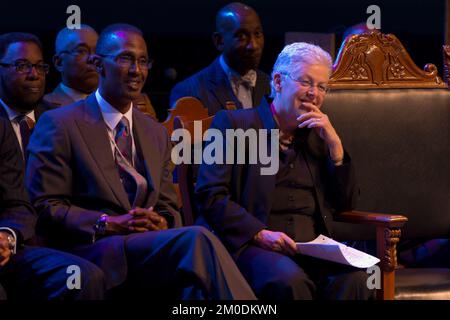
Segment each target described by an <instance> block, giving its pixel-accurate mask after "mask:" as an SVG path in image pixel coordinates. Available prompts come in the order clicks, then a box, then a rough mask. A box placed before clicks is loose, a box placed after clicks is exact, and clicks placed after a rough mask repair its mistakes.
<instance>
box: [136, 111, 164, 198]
mask: <svg viewBox="0 0 450 320" xmlns="http://www.w3.org/2000/svg"><path fill="white" fill-rule="evenodd" d="M150 121H152V120H150V119H148V118H146V116H144V115H143V114H142V113H141V112H139V110H137V109H136V108H135V109H133V136H134V140H135V146H136V152H137V153H138V154H140V156H142V160H143V163H144V167H145V173H146V178H147V184H148V185H147V187H148V190H147V194H150V193H151V192H152V191H153V190H154V189H155V186H154V183H153V181H158V177H157V171H156V169H157V168H159V167H161V163H159V157H158V156H157V155H156V154H155V152H157V150H158V148H157V147H156V146H157V141H156V139H155V137H154V134H153V133H152V132H151V128H150V127H149V125H148V124H149V122H150ZM149 198H150V197H147V199H149Z"/></svg>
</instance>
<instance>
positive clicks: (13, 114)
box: [0, 99, 36, 122]
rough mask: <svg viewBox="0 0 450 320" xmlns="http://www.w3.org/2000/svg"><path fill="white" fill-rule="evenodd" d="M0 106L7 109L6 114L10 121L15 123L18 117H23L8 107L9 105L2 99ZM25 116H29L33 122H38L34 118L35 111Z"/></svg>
mask: <svg viewBox="0 0 450 320" xmlns="http://www.w3.org/2000/svg"><path fill="white" fill-rule="evenodd" d="M0 104H2V105H3V108H4V109H5V111H6V113H7V114H8V118H9V121H13V120H14V119H16V118H17V117H20V116H22V114H21V113H19V112H17V111H15V110H13V109H11V108H10V107H8V105H7V104H6V103H5V102H4V101H3V100H2V99H0ZM25 116H27V117H28V118H30V119H31V120H33V122H36V117H35V116H34V110H31V111H29V112H28V113H26V114H25Z"/></svg>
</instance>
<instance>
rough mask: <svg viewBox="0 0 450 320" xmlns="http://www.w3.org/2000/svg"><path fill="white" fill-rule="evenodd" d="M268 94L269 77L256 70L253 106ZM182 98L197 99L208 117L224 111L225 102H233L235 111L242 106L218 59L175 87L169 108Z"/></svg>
mask: <svg viewBox="0 0 450 320" xmlns="http://www.w3.org/2000/svg"><path fill="white" fill-rule="evenodd" d="M269 93H270V78H269V76H268V75H267V74H265V73H264V72H262V71H260V70H257V80H256V86H255V88H254V89H253V105H254V106H257V105H259V104H260V103H261V99H262V98H263V97H264V95H266V94H269ZM182 97H195V98H197V99H199V100H200V101H201V102H202V103H203V104H204V105H205V107H207V108H208V112H209V114H210V115H215V114H216V113H217V112H219V111H220V110H223V109H226V104H227V101H230V102H233V103H234V104H235V105H236V108H237V109H242V104H241V103H240V102H239V100H238V99H237V97H236V96H235V94H234V93H233V89H232V88H231V84H230V81H229V80H228V77H227V75H226V74H225V72H224V71H223V69H222V66H221V65H220V61H219V58H217V59H216V60H214V62H213V63H212V64H211V65H209V66H208V67H206V68H205V69H203V70H201V71H200V72H198V73H196V74H194V75H193V76H191V77H189V78H187V79H185V80H184V81H182V82H179V83H178V84H177V85H175V87H173V89H172V92H171V93H170V106H173V105H174V104H175V102H176V101H177V100H178V99H180V98H182Z"/></svg>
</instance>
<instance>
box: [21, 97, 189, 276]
mask: <svg viewBox="0 0 450 320" xmlns="http://www.w3.org/2000/svg"><path fill="white" fill-rule="evenodd" d="M133 136H134V139H135V143H136V151H137V152H138V155H139V156H140V158H141V159H143V162H144V165H145V170H146V178H147V183H148V186H149V194H148V197H147V199H146V203H145V205H144V207H146V208H148V207H150V206H153V207H154V208H155V211H157V212H159V213H162V214H166V215H170V216H171V217H172V225H173V226H179V225H181V218H180V215H179V213H178V211H177V201H176V193H175V191H174V189H173V185H172V175H171V170H170V151H171V143H170V140H169V137H168V135H167V132H166V130H165V129H164V127H163V126H162V125H160V124H159V123H157V122H156V121H154V120H153V119H151V118H150V117H148V116H146V115H144V114H142V113H141V112H140V111H139V110H137V109H134V110H133ZM28 150H29V159H28V165H27V174H26V185H27V187H28V190H29V193H30V197H31V200H32V202H33V204H34V205H35V207H36V210H37V211H38V213H39V219H38V226H37V232H38V234H42V235H43V236H45V238H46V239H47V241H49V245H51V246H54V247H59V248H64V249H66V250H71V251H74V252H75V253H78V254H81V255H82V256H83V257H85V258H88V259H89V260H91V261H94V262H95V263H96V264H97V265H99V266H103V267H102V269H103V270H105V269H106V270H111V272H112V273H113V274H112V275H111V276H112V280H110V281H112V284H113V285H117V284H119V283H121V282H122V281H123V280H124V279H125V277H126V273H127V270H126V256H125V251H124V237H121V236H111V237H106V238H104V239H102V240H100V241H97V242H95V243H94V244H93V243H92V239H93V235H94V230H93V225H94V224H95V222H96V220H97V219H98V218H99V217H100V216H101V215H102V214H103V213H105V212H106V213H108V214H110V215H120V214H124V213H127V212H128V211H129V210H130V209H131V207H130V204H129V201H128V198H127V194H126V192H125V189H124V187H123V185H122V183H121V181H120V177H119V173H118V170H117V167H116V164H115V161H114V158H113V155H112V151H111V146H110V142H109V137H108V132H107V127H106V124H105V122H104V120H103V117H102V114H101V111H100V108H99V106H98V104H97V100H96V98H95V94H92V95H90V96H89V97H88V98H87V99H86V100H82V101H79V102H77V103H75V104H73V105H70V106H65V107H62V108H58V109H55V110H52V111H49V112H46V113H45V114H44V115H43V116H42V117H41V119H40V120H39V122H38V123H37V126H36V128H35V131H34V133H33V136H32V138H31V141H30V143H29V147H28Z"/></svg>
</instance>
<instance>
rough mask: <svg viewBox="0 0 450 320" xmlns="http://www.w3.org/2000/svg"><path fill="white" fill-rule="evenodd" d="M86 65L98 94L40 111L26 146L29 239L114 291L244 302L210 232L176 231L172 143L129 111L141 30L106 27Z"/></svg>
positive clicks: (239, 282) (143, 48) (137, 86)
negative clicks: (32, 220) (99, 276)
mask: <svg viewBox="0 0 450 320" xmlns="http://www.w3.org/2000/svg"><path fill="white" fill-rule="evenodd" d="M93 59H94V63H95V65H96V68H97V71H98V72H99V75H100V82H99V88H98V90H96V91H95V92H94V93H93V94H91V95H90V96H88V97H87V98H86V99H85V100H83V101H80V102H78V103H75V104H73V105H70V106H66V107H64V108H58V109H56V110H52V111H49V112H47V113H46V114H44V116H43V117H44V118H43V119H42V121H40V122H39V123H38V125H37V127H36V129H35V133H34V134H33V137H32V139H31V142H30V159H29V162H28V168H27V186H28V188H29V191H30V195H31V198H32V201H33V202H34V205H35V206H36V208H37V210H38V212H39V214H40V219H39V227H38V232H40V233H41V234H42V235H43V236H45V237H46V238H47V239H48V240H49V241H51V242H52V243H53V244H54V245H58V246H59V247H63V248H65V249H66V250H70V251H71V252H74V253H76V254H78V255H81V256H83V257H85V258H87V259H89V260H91V261H92V262H94V263H96V264H97V265H98V266H99V267H101V269H102V270H103V271H104V273H105V275H106V281H107V286H108V289H112V288H117V290H113V292H114V293H115V294H117V293H118V292H122V290H125V289H129V290H127V297H128V298H131V297H134V298H139V299H146V300H147V301H151V300H149V299H150V297H155V298H158V299H163V298H185V299H205V298H206V299H253V298H254V295H253V292H252V290H251V289H250V287H249V286H248V284H247V283H246V281H245V279H244V278H243V277H242V275H241V274H240V272H239V270H238V269H237V267H236V266H235V264H234V262H233V260H232V258H231V257H230V256H229V254H228V253H227V252H226V249H225V248H224V247H223V245H222V244H221V243H220V241H219V240H218V239H217V238H216V237H215V236H214V235H213V234H211V233H210V232H208V231H207V230H206V229H205V228H202V227H187V228H177V227H179V226H180V225H181V223H180V220H181V219H180V215H179V212H178V208H177V202H176V194H175V191H174V188H173V185H172V176H171V170H170V168H171V159H170V153H171V142H170V140H169V137H168V135H167V132H166V130H165V128H164V127H163V126H162V125H161V124H159V123H158V122H156V121H154V120H153V119H151V118H150V117H148V116H145V115H144V114H143V113H141V112H140V111H139V110H137V109H135V108H133V100H134V99H135V98H136V97H137V96H139V94H140V92H141V89H142V87H143V85H144V83H145V80H146V78H147V75H148V69H149V68H150V66H151V60H149V58H148V53H147V45H146V43H145V40H144V38H143V35H142V32H141V31H140V30H139V29H137V28H136V27H134V26H131V25H127V24H115V25H111V26H109V27H107V28H106V29H105V30H104V31H103V32H102V33H101V34H100V37H99V40H98V43H97V49H96V55H95V56H94V57H93ZM118 286H120V287H118ZM119 289H120V290H119Z"/></svg>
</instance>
